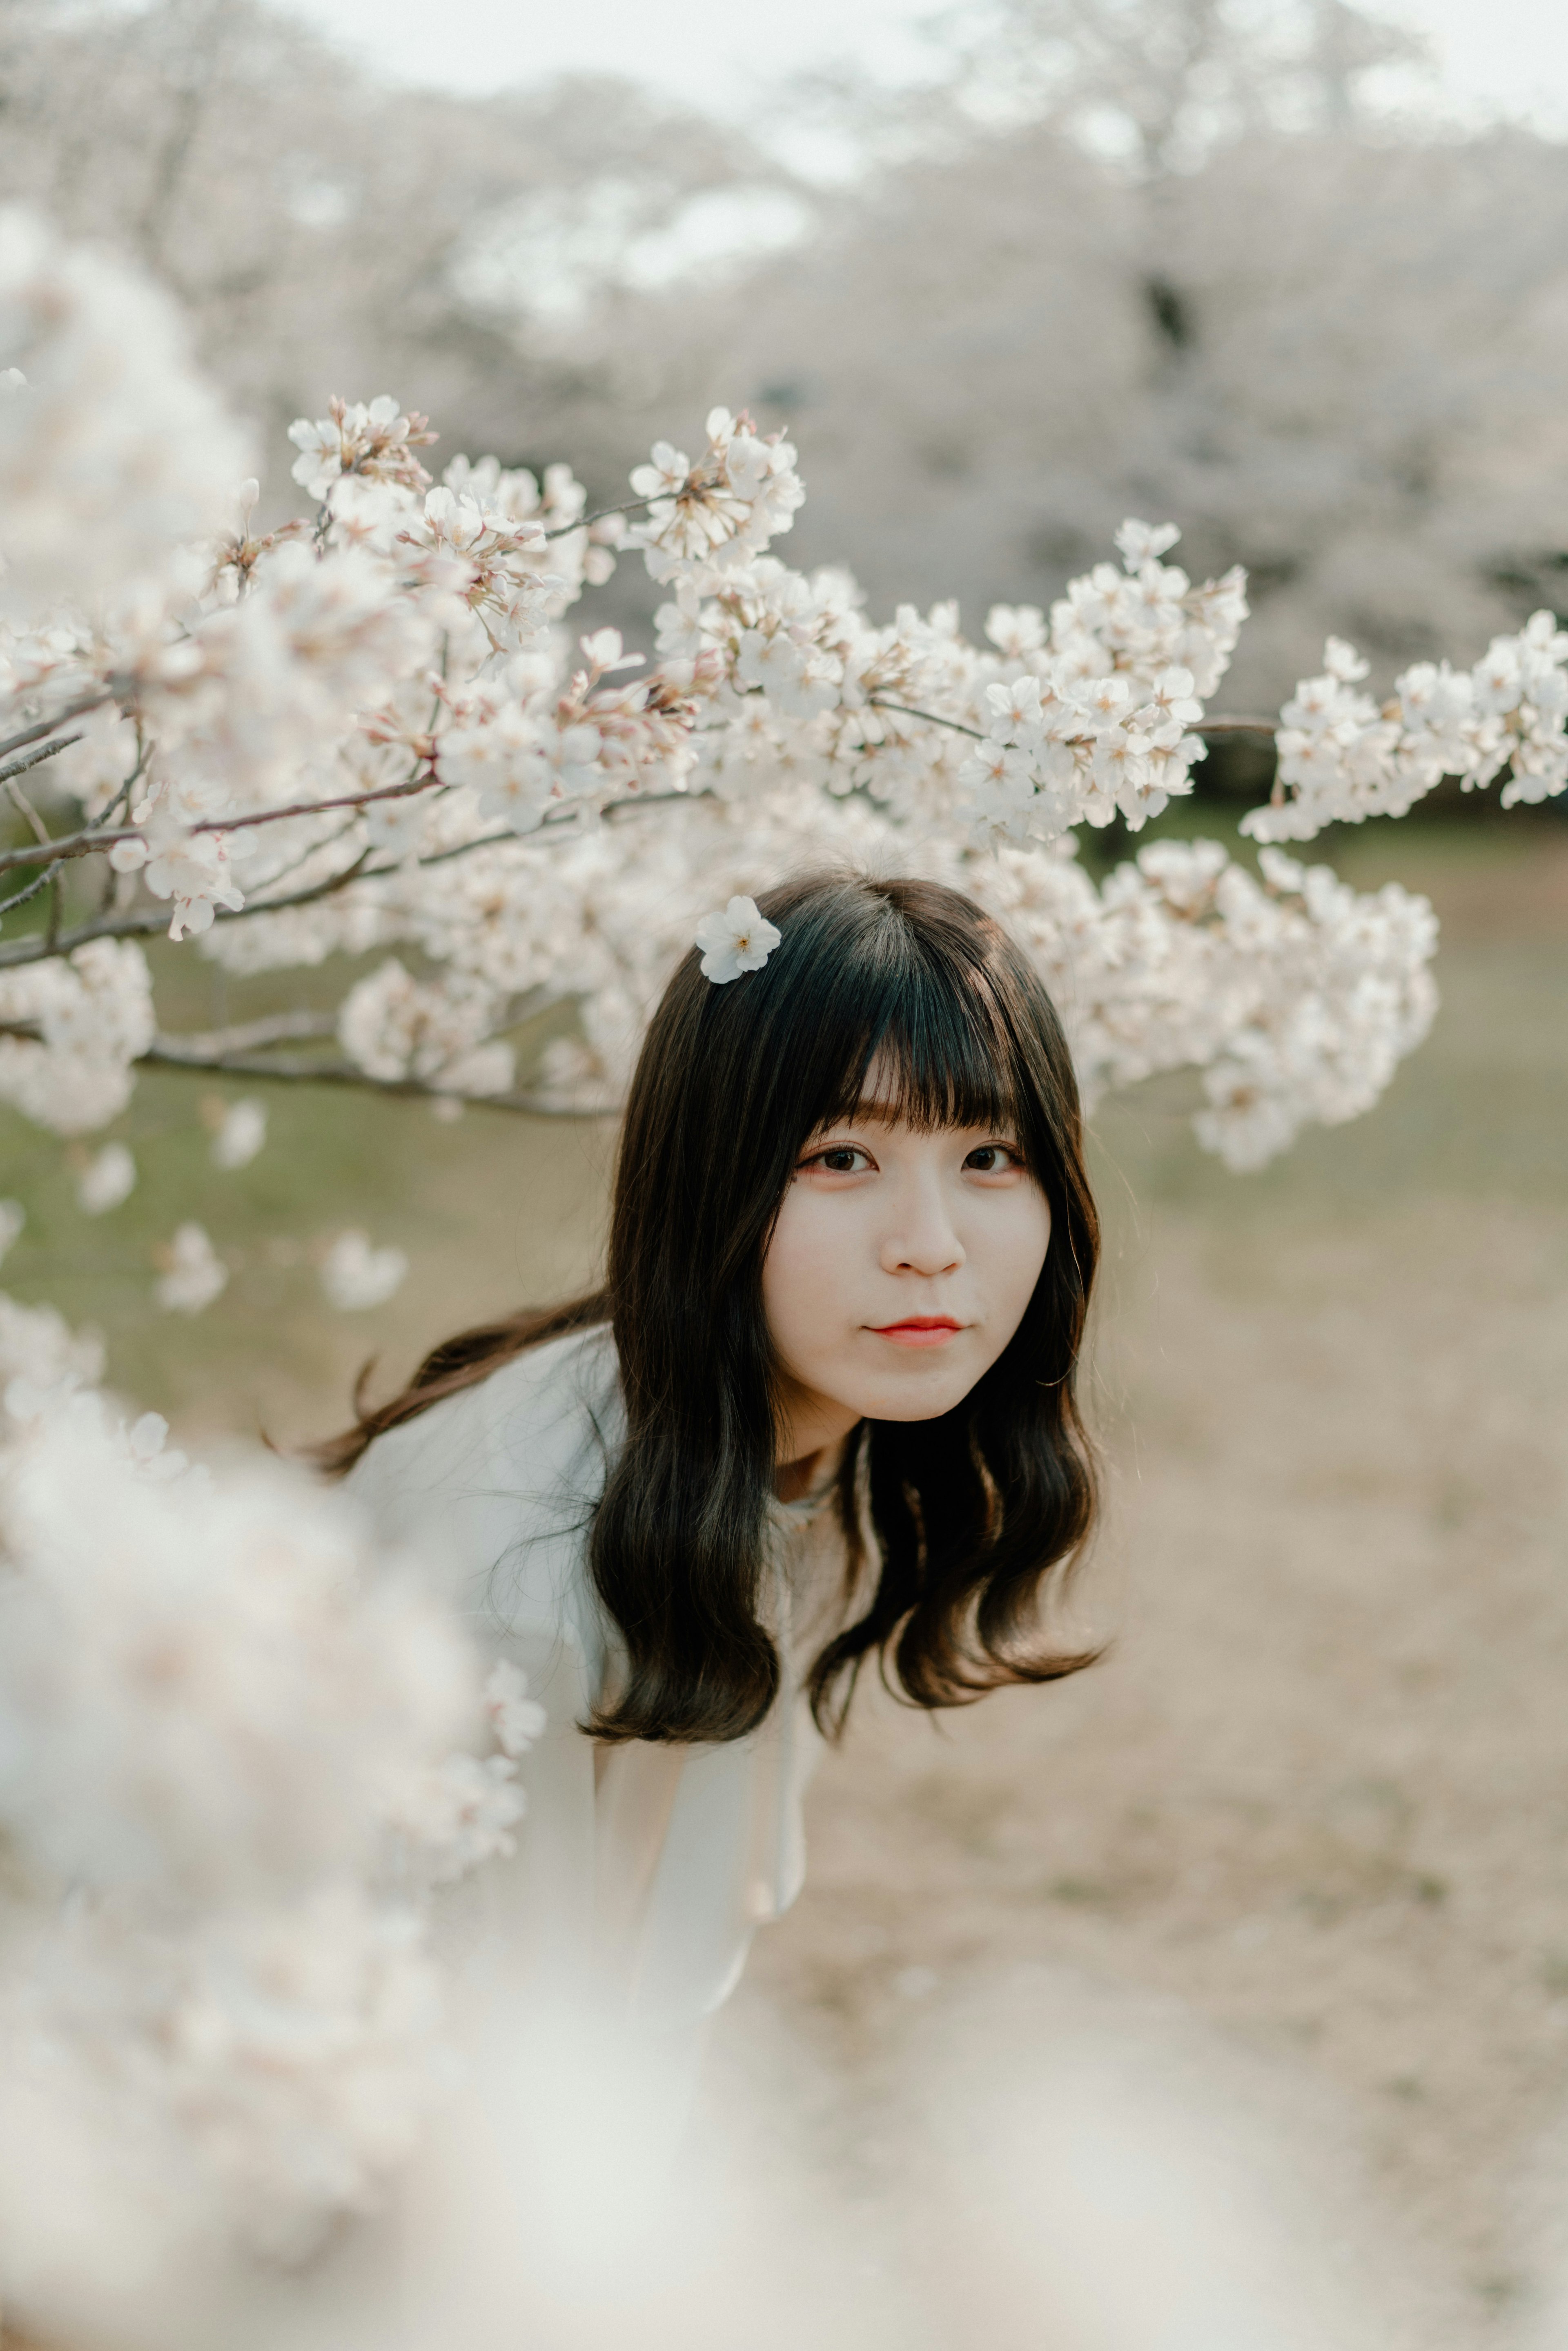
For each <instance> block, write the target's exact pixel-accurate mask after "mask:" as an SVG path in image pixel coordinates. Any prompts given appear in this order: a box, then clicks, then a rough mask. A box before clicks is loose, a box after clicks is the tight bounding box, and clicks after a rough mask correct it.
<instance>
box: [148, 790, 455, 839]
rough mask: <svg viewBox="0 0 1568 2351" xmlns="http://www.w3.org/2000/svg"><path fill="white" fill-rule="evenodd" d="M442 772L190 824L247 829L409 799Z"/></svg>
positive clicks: (211, 828)
mask: <svg viewBox="0 0 1568 2351" xmlns="http://www.w3.org/2000/svg"><path fill="white" fill-rule="evenodd" d="M440 783H441V778H440V777H439V776H411V777H410V778H408V780H407V782H406V783H402V784H382V786H381V787H380V788H379V789H377V790H375V791H373V792H345V793H344V794H343V795H342V797H341V798H340V799H335V800H296V801H295V802H294V803H293V805H292V806H291V807H289V808H280V809H258V810H256V814H255V815H254V816H207V817H204V818H203V819H202V821H201V823H200V824H193V826H192V827H191V831H193V832H244V831H246V829H247V828H248V827H249V826H251V825H253V824H281V823H282V822H283V820H284V819H285V817H290V816H324V815H326V814H327V813H328V812H329V810H332V809H344V808H367V807H368V806H369V805H370V803H371V800H398V799H407V797H408V795H409V794H410V793H411V792H424V791H430V790H433V789H435V788H436V787H437V786H439V785H440Z"/></svg>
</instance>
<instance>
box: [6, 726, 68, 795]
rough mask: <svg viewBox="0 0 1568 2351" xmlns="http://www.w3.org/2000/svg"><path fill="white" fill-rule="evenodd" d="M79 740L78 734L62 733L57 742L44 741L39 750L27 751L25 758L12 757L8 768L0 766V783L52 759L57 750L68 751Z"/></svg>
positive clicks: (23, 774) (22, 774) (7, 781)
mask: <svg viewBox="0 0 1568 2351" xmlns="http://www.w3.org/2000/svg"><path fill="white" fill-rule="evenodd" d="M80 741H81V737H80V736H79V735H62V736H61V737H60V739H59V741H58V742H57V743H46V744H45V745H44V747H43V749H42V750H41V751H29V752H28V753H27V755H26V758H21V759H13V760H12V762H11V764H10V766H9V767H8V768H0V784H8V783H9V782H10V780H11V778H12V777H13V776H25V775H26V772H27V770H28V768H37V767H38V766H40V765H41V764H42V762H43V761H44V760H45V759H52V758H54V756H55V754H56V752H57V751H68V750H69V749H70V747H71V745H72V744H73V743H79V742H80Z"/></svg>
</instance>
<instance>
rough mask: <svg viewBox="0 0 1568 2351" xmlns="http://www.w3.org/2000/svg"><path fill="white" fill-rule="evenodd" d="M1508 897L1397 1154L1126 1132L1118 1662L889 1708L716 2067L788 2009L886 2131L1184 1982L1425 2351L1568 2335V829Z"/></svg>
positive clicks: (824, 1801)
mask: <svg viewBox="0 0 1568 2351" xmlns="http://www.w3.org/2000/svg"><path fill="white" fill-rule="evenodd" d="M1501 881H1502V877H1501V876H1500V875H1496V876H1493V877H1492V883H1493V884H1494V885H1496V886H1489V883H1488V878H1487V877H1486V876H1485V875H1482V874H1470V875H1458V874H1456V875H1454V876H1453V877H1451V881H1450V886H1448V888H1447V889H1446V890H1445V889H1444V888H1443V887H1442V886H1441V885H1440V883H1437V884H1435V888H1436V894H1437V896H1438V898H1439V900H1440V901H1441V902H1445V912H1446V914H1447V921H1446V926H1445V928H1446V953H1445V957H1444V962H1443V967H1442V974H1443V985H1444V992H1445V1011H1444V1014H1443V1016H1442V1018H1441V1019H1440V1022H1439V1026H1438V1029H1437V1034H1436V1035H1435V1037H1434V1039H1433V1040H1432V1041H1431V1043H1430V1045H1429V1046H1428V1047H1427V1058H1426V1060H1425V1061H1424V1063H1423V1062H1422V1061H1417V1063H1416V1065H1414V1066H1413V1067H1412V1069H1411V1071H1409V1072H1408V1073H1407V1074H1406V1076H1405V1077H1404V1078H1402V1079H1401V1081H1400V1082H1399V1086H1398V1087H1397V1088H1396V1093H1395V1095H1394V1097H1393V1098H1391V1100H1390V1101H1389V1102H1387V1103H1386V1104H1385V1106H1384V1107H1383V1108H1382V1109H1381V1110H1380V1111H1379V1113H1376V1114H1375V1119H1374V1120H1373V1121H1369V1122H1367V1124H1366V1127H1365V1128H1364V1129H1363V1130H1361V1131H1360V1132H1359V1133H1358V1131H1357V1130H1355V1129H1352V1130H1348V1131H1346V1132H1344V1133H1343V1134H1337V1135H1333V1136H1320V1137H1316V1138H1313V1140H1312V1144H1310V1145H1309V1146H1308V1147H1307V1149H1306V1150H1305V1151H1304V1152H1303V1153H1302V1154H1301V1156H1300V1157H1299V1158H1298V1160H1297V1161H1296V1163H1295V1164H1293V1165H1290V1166H1289V1167H1288V1168H1284V1169H1281V1171H1280V1173H1279V1174H1278V1175H1276V1176H1275V1177H1274V1178H1272V1179H1270V1178H1268V1177H1265V1178H1264V1179H1262V1182H1261V1184H1260V1185H1259V1186H1253V1187H1246V1186H1232V1188H1231V1190H1230V1191H1229V1192H1228V1193H1227V1192H1226V1191H1224V1190H1223V1189H1222V1188H1221V1184H1220V1182H1219V1181H1217V1179H1216V1177H1215V1176H1214V1175H1213V1174H1212V1173H1211V1172H1209V1171H1206V1170H1205V1171H1195V1170H1194V1169H1193V1167H1192V1165H1191V1164H1190V1162H1186V1163H1185V1165H1184V1163H1183V1162H1182V1160H1181V1156H1180V1153H1179V1151H1178V1147H1177V1145H1176V1143H1175V1141H1174V1139H1173V1137H1172V1134H1171V1132H1170V1128H1169V1123H1168V1122H1166V1121H1163V1120H1162V1119H1161V1117H1160V1114H1159V1111H1158V1106H1157V1105H1155V1106H1154V1107H1153V1108H1152V1109H1151V1106H1150V1105H1148V1104H1146V1103H1144V1104H1140V1105H1138V1106H1137V1107H1135V1108H1134V1109H1122V1110H1117V1111H1112V1112H1108V1113H1104V1114H1103V1116H1102V1118H1101V1119H1100V1120H1099V1122H1098V1124H1099V1128H1100V1134H1101V1145H1102V1151H1101V1166H1102V1184H1101V1192H1102V1197H1103V1200H1104V1201H1105V1202H1106V1204H1107V1207H1108V1211H1109V1221H1110V1249H1109V1253H1108V1255H1109V1264H1108V1272H1109V1280H1108V1295H1107V1298H1106V1300H1105V1301H1104V1306H1103V1319H1102V1323H1101V1329H1100V1342H1099V1354H1098V1363H1097V1377H1096V1382H1095V1388H1096V1401H1097V1407H1098V1413H1099V1419H1100V1425H1101V1426H1102V1429H1103V1433H1104V1437H1105V1441H1106V1448H1107V1453H1108V1457H1109V1464H1110V1471H1111V1513H1110V1524H1109V1528H1108V1531H1107V1535H1106V1538H1105V1541H1103V1545H1102V1550H1101V1555H1100V1559H1099V1562H1098V1563H1097V1568H1096V1571H1095V1573H1093V1574H1092V1576H1091V1578H1090V1579H1089V1583H1088V1586H1087V1588H1086V1590H1085V1593H1084V1595H1083V1601H1082V1612H1083V1613H1085V1614H1087V1615H1088V1616H1089V1618H1090V1620H1091V1621H1092V1622H1094V1623H1095V1624H1096V1625H1098V1626H1100V1627H1101V1628H1103V1629H1106V1630H1108V1631H1110V1632H1111V1633H1112V1634H1113V1648H1112V1650H1111V1653H1110V1655H1109V1656H1108V1657H1107V1658H1106V1660H1105V1661H1104V1662H1103V1664H1102V1665H1100V1666H1099V1667H1096V1668H1094V1669H1093V1670H1092V1671H1091V1672H1089V1673H1086V1674H1084V1675H1083V1676H1082V1677H1079V1678H1077V1679H1076V1680H1074V1681H1072V1682H1071V1683H1068V1684H1065V1685H1061V1686H1059V1687H1055V1688H1052V1689H1048V1690H1044V1691H1030V1692H1019V1693H1007V1694H1003V1695H999V1696H998V1697H995V1698H990V1699H988V1700H987V1701H986V1702H985V1703H984V1704H983V1705H981V1706H979V1707H977V1708H974V1709H973V1710H971V1711H969V1712H967V1713H965V1714H962V1715H958V1716H955V1717H949V1718H947V1719H945V1720H944V1721H943V1723H942V1724H941V1726H940V1727H939V1728H938V1727H936V1726H934V1725H933V1724H932V1723H930V1722H928V1721H927V1720H925V1719H921V1718H919V1717H917V1716H915V1715H914V1714H912V1713H910V1712H909V1711H907V1710H900V1709H898V1708H894V1707H893V1706H892V1705H890V1704H888V1703H886V1702H885V1701H879V1702H875V1703H873V1704H872V1705H871V1706H869V1707H868V1708H865V1710H864V1712H863V1713H862V1718H861V1719H859V1720H858V1721H857V1722H856V1723H855V1725H854V1726H853V1729H852V1735H851V1737H850V1740H849V1741H848V1744H847V1746H846V1747H845V1749H844V1750H842V1752H841V1753H840V1754H838V1755H836V1756H834V1757H832V1758H831V1759H830V1760H829V1761H828V1762H827V1764H826V1765H825V1766H824V1768H823V1770H822V1771H821V1775H820V1778H819V1781H818V1783H817V1785H816V1788H815V1790H814V1792H813V1797H812V1802H811V1810H810V1854H811V1866H810V1878H809V1882H808V1886H807V1890H806V1893H805V1894H804V1896H802V1898H801V1900H800V1904H799V1905H798V1906H797V1907H796V1909H795V1910H794V1912H793V1913H792V1914H791V1915H790V1916H789V1918H788V1919H786V1920H785V1921H784V1922H783V1923H782V1924H780V1925H779V1926H778V1927H777V1928H772V1929H770V1930H769V1931H768V1933H767V1934H766V1935H764V1936H763V1937H762V1938H760V1939H759V1942H758V1947H757V1950H756V1953H755V1956H754V1959H753V1963H752V1968H751V1970H750V1975H749V1979H748V1981H747V1986H746V1988H745V1990H744V1991H743V1993H742V1995H741V1996H740V1999H739V2000H738V2001H737V2004H736V2006H735V2008H734V2009H733V2011H731V2013H730V2014H729V2016H728V2017H727V2020H726V2024H725V2038H724V2040H723V2041H722V2042H721V2044H720V2049H719V2053H718V2057H719V2063H720V2065H721V2067H722V2065H723V2064H724V2063H725V2061H726V2057H727V2053H728V2052H730V2051H732V2050H733V2049H734V2047H735V2046H736V2044H737V2041H738V2040H739V2039H741V2038H743V2037H744V2036H745V2035H746V2034H747V2032H748V2031H750V2030H752V2029H753V2028H754V2026H755V2024H756V2022H757V2020H758V2018H760V2017H762V2016H763V2015H766V2016H767V2017H768V2018H769V2019H770V2020H771V2024H772V2029H775V2030H777V2029H779V2028H780V2027H781V2028H782V2029H783V2030H784V2031H785V2032H786V2033H787V2034H789V2035H791V2036H793V2037H794V2038H795V2039H796V2040H797V2041H798V2042H799V2043H800V2046H801V2047H802V2048H804V2049H807V2050H809V2051H810V2052H812V2053H814V2054H815V2056H816V2057H817V2059H818V2060H819V2061H820V2062H821V2063H822V2064H826V2065H827V2066H828V2067H829V2068H830V2070H831V2071H832V2072H835V2073H837V2074H839V2075H840V2077H841V2080H842V2082H843V2084H844V2085H845V2087H844V2097H845V2101H846V2111H848V2110H849V2109H850V2108H852V2105H853V2100H854V2095H855V2088H854V2085H856V2083H857V2082H859V2083H862V2085H868V2089H867V2095H869V2094H870V2093H869V2085H873V2084H877V2085H883V2086H884V2085H885V2079H886V2074H887V2070H888V2067H889V2065H890V2064H894V2063H902V2064H918V2063H919V2056H918V2051H919V2046H920V2032H919V2031H918V2030H916V2031H915V2032H914V2037H913V2039H912V2037H911V2034H912V2026H911V2011H914V2010H916V2009H917V2010H919V2011H921V2012H922V2014H929V2015H930V2016H932V2017H935V2016H936V2015H937V2014H938V2013H939V2012H940V2011H942V2009H943V2008H944V2006H957V2007H962V2006H963V2005H964V2003H965V2002H966V2001H968V2002H969V2004H970V2005H971V2006H973V2004H974V2002H975V2000H976V1999H977V1998H981V1999H988V1998H989V1996H990V1994H989V1990H988V1988H989V1987H992V1986H995V1985H998V1984H1000V1983H1003V1982H1005V1981H1009V1980H1010V1981H1012V1982H1014V1983H1015V1984H1016V1983H1017V1982H1018V1981H1019V1980H1020V1978H1019V1970H1023V1971H1024V1973H1025V1975H1027V1974H1028V1972H1029V1971H1030V1970H1035V1971H1036V1974H1037V1976H1038V1980H1039V1983H1040V1987H1041V1991H1040V1999H1041V2000H1042V2001H1048V2002H1054V2003H1056V2004H1057V2005H1058V2006H1061V2004H1062V2003H1065V2005H1066V2008H1067V2009H1068V2010H1069V2011H1071V2010H1072V2009H1073V2007H1074V2005H1075V2004H1076V2005H1077V2006H1078V2007H1082V2005H1083V2003H1084V2002H1085V2001H1086V2000H1087V2001H1090V2002H1091V2003H1092V2005H1094V2006H1095V2007H1096V2009H1097V2011H1099V2012H1100V2014H1101V2018H1102V2022H1103V2020H1104V2014H1105V2011H1106V2003H1107V2002H1109V2004H1110V2009H1109V2012H1110V2015H1111V2017H1112V2019H1113V2020H1114V2017H1115V2014H1116V2013H1117V2011H1118V2008H1119V2007H1120V2008H1121V2009H1122V2010H1124V2011H1125V2014H1126V2015H1127V2017H1128V2018H1129V2019H1130V2020H1132V2019H1139V2020H1142V2019H1144V2018H1145V2015H1146V2014H1147V2013H1148V2012H1149V2011H1150V2010H1151V2003H1152V2004H1153V2006H1154V2007H1155V2008H1156V2009H1158V2010H1159V2011H1161V2012H1162V2013H1163V2014H1164V2015H1165V2016H1166V2019H1167V2021H1170V2020H1175V2021H1176V2026H1177V2027H1178V2029H1186V2028H1185V2027H1184V2026H1183V2025H1182V2020H1186V2023H1187V2024H1190V2025H1194V2026H1197V2027H1198V2028H1200V2029H1201V2030H1202V2031H1203V2032H1206V2033H1207V2035H1208V2037H1209V2046H1210V2048H1211V2050H1212V2051H1213V2052H1215V2053H1217V2054H1218V2056H1219V2057H1220V2059H1221V2062H1223V2060H1224V2053H1225V2052H1226V2051H1227V2050H1229V2051H1230V2052H1231V2053H1233V2054H1234V2055H1235V2056H1236V2057H1237V2058H1238V2059H1239V2061H1241V2062H1243V2063H1244V2064H1245V2066H1246V2067H1247V2068H1249V2070H1250V2072H1251V2074H1253V2075H1254V2077H1256V2076H1257V2075H1258V2074H1259V2073H1260V2072H1261V2073H1262V2074H1265V2075H1267V2076H1270V2077H1271V2079H1272V2082H1273V2085H1274V2090H1275V2095H1274V2100H1273V2106H1274V2114H1275V2117H1276V2122H1277V2125H1278V2126H1279V2127H1280V2128H1281V2129H1283V2130H1287V2131H1288V2130H1289V2128H1290V2126H1291V2115H1292V2113H1296V2112H1299V2113H1300V2114H1301V2116H1303V2117H1305V2116H1307V2115H1308V2113H1309V2111H1311V2112H1312V2115H1313V2116H1315V2120H1314V2121H1313V2123H1312V2129H1313V2130H1314V2131H1319V2130H1321V2126H1322V2109H1323V2105H1324V2100H1325V2096H1326V2098H1327V2100H1328V2103H1329V2105H1331V2106H1332V2108H1333V2115H1334V2116H1335V2125H1334V2127H1335V2128H1336V2129H1337V2131H1338V2133H1339V2134H1340V2137H1341V2143H1342V2146H1343V2153H1344V2157H1345V2160H1346V2162H1347V2163H1349V2164H1351V2165H1352V2166H1354V2168H1355V2169H1356V2170H1357V2172H1358V2174H1359V2175H1361V2176H1362V2177H1363V2178H1364V2180H1365V2182H1366V2183H1367V2187H1368V2192H1369V2193H1370V2194H1371V2195H1373V2196H1374V2197H1378V2198H1381V2199H1382V2202H1383V2206H1384V2208H1385V2216H1386V2217H1385V2220H1382V2221H1380V2222H1379V2224H1378V2225H1379V2226H1382V2227H1386V2229H1387V2230H1388V2231H1390V2232H1391V2241H1392V2236H1393V2235H1401V2236H1402V2238H1403V2241H1404V2250H1403V2252H1402V2254H1401V2256H1400V2259H1401V2262H1403V2264H1404V2267H1405V2269H1406V2271H1407V2272H1408V2273H1409V2275H1408V2278H1407V2280H1406V2284H1405V2286H1404V2287H1402V2288H1401V2289H1400V2294H1402V2296H1403V2304H1404V2314H1405V2316H1406V2319H1410V2320H1414V2321H1415V2322H1416V2323H1415V2324H1414V2325H1413V2326H1412V2329H1411V2335H1412V2339H1419V2340H1422V2341H1424V2342H1426V2343H1427V2344H1430V2343H1432V2342H1434V2341H1439V2340H1440V2341H1452V2342H1455V2343H1459V2342H1465V2341H1469V2340H1486V2339H1495V2337H1496V2335H1498V2334H1499V2333H1500V2332H1506V2333H1507V2334H1508V2335H1510V2337H1513V2336H1515V2335H1517V2334H1518V2333H1519V2331H1520V2330H1521V2327H1523V2326H1525V2325H1530V2324H1533V2323H1534V2320H1535V2314H1536V2306H1537V2304H1538V2301H1539V2297H1540V2294H1541V2293H1542V2287H1543V2283H1544V2279H1543V2267H1544V2265H1545V2263H1546V2262H1547V2258H1548V2255H1547V2251H1546V2249H1545V2247H1544V2245H1543V2241H1542V2221H1543V2220H1544V2221H1546V2222H1551V2221H1552V2220H1553V2219H1554V2218H1555V2213H1556V2207H1557V2205H1558V2203H1559V2202H1560V2203H1561V2206H1562V2207H1563V2210H1568V2163H1563V2164H1561V2165H1557V2164H1555V2162H1554V2158H1553V2155H1552V2149H1551V2146H1550V2139H1551V2135H1552V2133H1553V2132H1554V2131H1556V2130H1560V2129H1561V2126H1562V2124H1563V2116H1564V2114H1565V2112H1568V1868H1565V1866H1564V1854H1563V1844H1564V1829H1565V1827H1568V1706H1565V1704H1564V1691H1563V1679H1564V1664H1565V1661H1568V1186H1564V1185H1563V1174H1562V1170H1563V1151H1564V1146H1565V1145H1568V1033H1565V1028H1564V1021H1563V1013H1564V1008H1565V994H1568V991H1565V987H1564V983H1565V982H1568V925H1563V919H1562V918H1563V915H1564V914H1568V850H1564V851H1559V852H1557V853H1556V854H1555V855H1554V856H1552V857H1549V858H1547V859H1546V860H1545V861H1544V862H1542V865H1540V866H1539V867H1538V868H1537V869H1536V870H1535V871H1534V872H1533V873H1532V874H1531V875H1529V876H1528V877H1527V876H1524V875H1521V874H1518V873H1516V874H1515V875H1514V876H1513V877H1512V881H1513V883H1514V884H1515V885H1516V886H1514V887H1512V888H1506V889H1505V888H1504V887H1502V886H1501ZM922 2029H923V2028H922ZM1140 2029H1141V2028H1140ZM895 2052H897V2053H901V2054H899V2055H898V2056H896V2057H895V2055H894V2053H895ZM1002 2062H1003V2063H1005V2062H1006V2061H1005V2059H1004V2060H1003V2061H1002ZM877 2095H882V2090H881V2089H880V2088H879V2090H878V2092H877ZM875 2172H876V2164H875V2162H874V2161H873V2165H872V2173H873V2179H874V2174H875ZM889 2176H891V2175H889ZM1559 2191H1560V2194H1559ZM1399 2298H1400V2296H1399V2295H1396V2300H1397V2299H1399ZM1417 2314H1418V2316H1417ZM1402 2331H1403V2330H1402ZM961 2339H962V2338H961V2335H960V2336H955V2341H959V2340H961Z"/></svg>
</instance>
